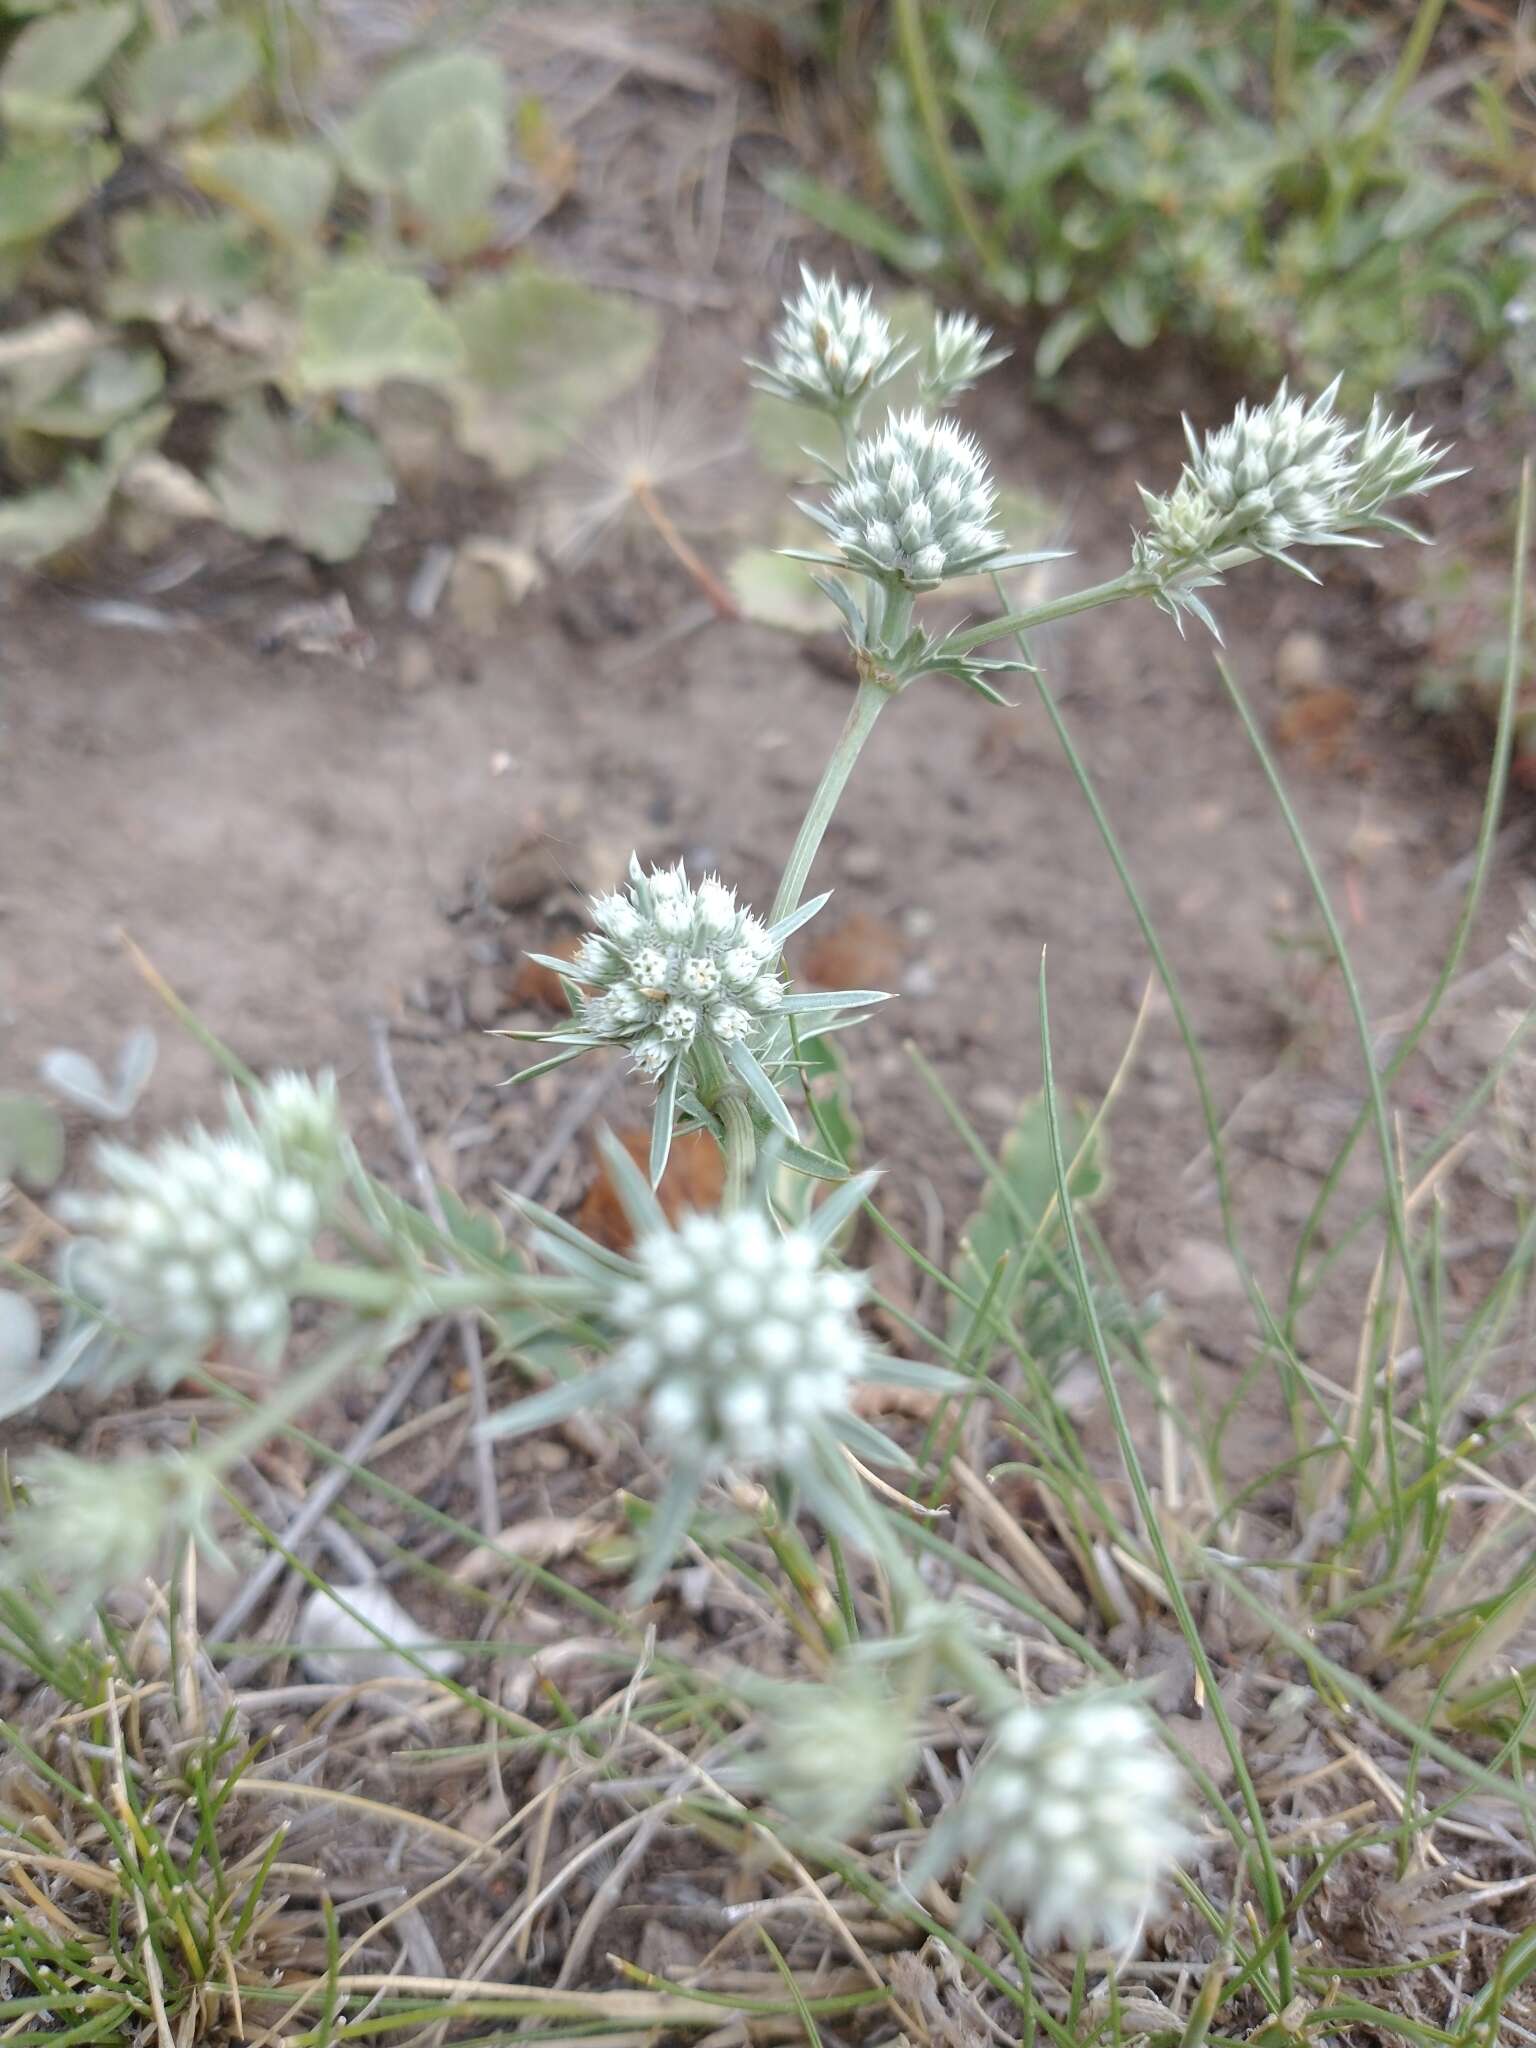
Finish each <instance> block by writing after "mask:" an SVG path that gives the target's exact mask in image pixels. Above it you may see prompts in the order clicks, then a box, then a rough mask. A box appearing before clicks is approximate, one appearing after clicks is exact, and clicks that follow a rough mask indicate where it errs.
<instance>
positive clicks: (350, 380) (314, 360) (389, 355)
mask: <svg viewBox="0 0 1536 2048" xmlns="http://www.w3.org/2000/svg"><path fill="white" fill-rule="evenodd" d="M299 320H300V333H299V352H298V357H297V360H296V362H295V365H294V371H295V376H296V378H297V381H298V383H299V385H300V387H301V388H302V389H304V390H306V391H348V390H351V391H367V390H371V389H372V388H373V386H374V385H376V384H383V383H385V382H387V381H388V380H389V379H390V378H395V377H399V378H405V379H407V380H409V381H410V382H412V383H417V384H436V383H439V382H441V381H442V380H443V379H444V378H446V377H451V376H452V375H453V374H454V373H455V371H457V370H458V369H459V368H460V367H461V364H462V361H463V355H464V351H463V347H462V344H461V343H460V341H459V337H458V334H457V332H456V331H455V329H454V325H453V322H452V321H451V320H450V319H449V317H448V315H447V314H446V313H445V312H444V311H443V309H442V308H441V306H439V305H438V303H437V301H436V299H435V298H433V296H432V293H431V291H430V289H429V288H428V286H427V284H426V283H425V282H424V280H423V279H421V278H419V277H403V276H400V275H398V274H396V273H395V272H392V271H388V270H385V269H384V268H383V266H382V265H381V264H377V263H372V262H368V261H361V262H355V263H343V264H338V265H337V267H336V268H335V269H334V270H333V271H332V272H331V274H330V276H329V277H327V278H326V279H325V281H324V282H323V283H321V284H315V285H311V286H310V288H309V290H308V291H307V292H305V294H304V296H303V298H302V299H301V300H300V302H299Z"/></svg>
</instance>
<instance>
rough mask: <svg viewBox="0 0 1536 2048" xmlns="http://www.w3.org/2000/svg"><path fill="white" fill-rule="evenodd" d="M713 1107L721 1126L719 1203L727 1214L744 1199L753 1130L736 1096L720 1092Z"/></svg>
mask: <svg viewBox="0 0 1536 2048" xmlns="http://www.w3.org/2000/svg"><path fill="white" fill-rule="evenodd" d="M714 1107H715V1111H716V1113H717V1114H718V1116H719V1118H720V1121H721V1123H723V1124H724V1126H725V1189H724V1192H723V1193H722V1195H721V1198H720V1206H721V1208H722V1209H723V1210H724V1211H725V1213H726V1214H727V1215H729V1214H730V1213H731V1211H732V1210H733V1209H739V1208H740V1207H741V1205H742V1204H743V1202H745V1200H746V1199H747V1190H748V1188H749V1187H750V1186H751V1184H752V1174H753V1170H754V1168H755V1167H756V1165H757V1132H756V1130H755V1128H754V1126H753V1123H752V1112H751V1110H750V1109H749V1108H748V1107H747V1105H746V1103H745V1102H744V1101H743V1100H742V1098H741V1097H740V1096H739V1095H734V1094H730V1095H723V1096H721V1098H720V1100H719V1101H718V1102H717V1103H716V1104H715V1105H714Z"/></svg>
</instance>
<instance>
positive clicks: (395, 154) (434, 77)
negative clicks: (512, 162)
mask: <svg viewBox="0 0 1536 2048" xmlns="http://www.w3.org/2000/svg"><path fill="white" fill-rule="evenodd" d="M466 112H472V113H477V114H479V115H482V116H484V117H485V118H486V119H487V121H489V122H491V123H493V124H494V125H495V126H496V127H497V128H498V129H499V131H500V133H501V135H502V137H503V138H505V135H506V130H507V87H506V79H505V77H504V75H503V73H502V69H501V66H500V65H499V64H498V63H496V62H495V60H494V59H493V58H490V57H485V56H479V55H477V54H476V53H475V52H473V51H470V50H449V51H445V52H444V53H443V54H441V55H439V56H432V57H416V58H411V59H410V60H409V61H407V62H406V63H404V64H401V65H399V66H397V67H396V69H395V70H393V71H392V72H390V74H389V75H388V77H386V78H384V79H382V80H381V81H380V83H379V84H378V85H376V86H375V87H374V89H373V91H372V92H370V93H369V95H368V97H367V99H365V100H364V102H363V104H362V106H361V107H360V108H359V109H358V111H357V113H356V114H354V115H353V117H352V119H351V120H350V121H348V122H347V124H346V126H345V127H344V128H343V130H342V132H341V145H340V146H341V158H342V163H343V165H344V166H345V168H346V171H347V174H348V175H349V176H350V177H351V178H353V179H354V180H355V181H356V183H357V184H359V185H361V186H362V187H363V189H364V190H365V191H368V192H400V191H403V190H405V189H406V187H407V184H408V181H409V179H410V178H411V175H412V173H413V172H414V171H415V170H416V168H417V166H418V165H419V164H420V162H421V159H422V156H423V154H424V152H425V150H426V147H427V144H428V140H429V138H430V137H431V135H432V133H433V131H434V130H435V129H436V128H437V126H438V125H439V123H442V122H453V121H457V120H458V119H459V117H460V116H462V115H463V114H465V113H466ZM503 148H505V141H504V140H503ZM466 210H468V209H466Z"/></svg>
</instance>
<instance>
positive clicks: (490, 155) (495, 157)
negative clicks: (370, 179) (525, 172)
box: [404, 106, 508, 255]
mask: <svg viewBox="0 0 1536 2048" xmlns="http://www.w3.org/2000/svg"><path fill="white" fill-rule="evenodd" d="M507 166H508V156H507V123H506V117H505V115H504V114H501V113H490V112H488V111H487V110H486V109H485V108H484V107H478V106H466V107H460V108H459V110H458V112H457V113H455V114H449V115H447V116H445V118H444V119H442V120H441V121H437V122H435V123H434V124H433V126H432V127H431V128H429V129H428V131H427V133H426V135H425V136H424V137H423V139H422V144H421V149H420V152H419V154H418V155H417V157H416V160H415V162H414V163H413V164H412V165H411V167H410V169H409V170H408V171H407V172H406V174H405V179H404V189H405V196H406V197H407V199H409V201H410V203H411V205H412V206H413V207H414V208H415V209H416V211H417V213H419V214H420V215H421V216H422V218H423V220H425V222H426V223H427V225H428V227H429V228H430V230H431V231H432V239H433V241H434V243H435V244H436V246H437V247H439V248H440V249H442V250H444V252H445V253H448V254H453V255H459V254H464V253H466V252H467V251H469V250H471V249H475V248H478V247H479V246H480V245H481V244H482V243H483V242H484V241H485V240H486V239H487V238H488V235H489V233H490V230H491V226H492V222H491V219H490V215H489V213H488V211H487V209H488V208H489V206H490V203H491V201H492V199H494V197H495V196H496V193H497V192H498V191H499V190H500V188H501V186H502V185H503V183H504V182H505V180H506V175H507Z"/></svg>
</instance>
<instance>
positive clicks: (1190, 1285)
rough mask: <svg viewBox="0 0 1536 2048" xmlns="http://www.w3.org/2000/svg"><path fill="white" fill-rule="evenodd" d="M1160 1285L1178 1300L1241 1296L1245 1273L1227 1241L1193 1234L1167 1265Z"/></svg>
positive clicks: (1231, 1298) (1161, 1276)
mask: <svg viewBox="0 0 1536 2048" xmlns="http://www.w3.org/2000/svg"><path fill="white" fill-rule="evenodd" d="M1159 1285H1160V1286H1161V1287H1162V1288H1163V1289H1164V1290H1165V1291H1166V1292H1167V1293H1168V1294H1170V1295H1172V1296H1173V1297H1174V1299H1175V1300H1177V1301H1186V1302H1196V1301H1230V1300H1241V1298H1242V1296H1243V1293H1244V1288H1243V1276H1242V1275H1241V1273H1239V1271H1238V1270H1237V1261H1236V1260H1235V1259H1234V1258H1233V1256H1232V1254H1231V1253H1230V1252H1229V1251H1228V1250H1227V1248H1226V1246H1225V1245H1224V1244H1217V1243H1215V1242H1214V1241H1211V1240H1208V1239H1205V1238H1196V1237H1190V1238H1186V1239H1185V1240H1184V1242H1183V1243H1182V1244H1181V1245H1179V1246H1178V1248H1177V1249H1176V1250H1175V1252H1174V1253H1173V1256H1172V1257H1171V1258H1170V1259H1169V1261H1168V1263H1167V1265H1166V1266H1164V1268H1163V1271H1162V1274H1161V1275H1160V1278H1159Z"/></svg>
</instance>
